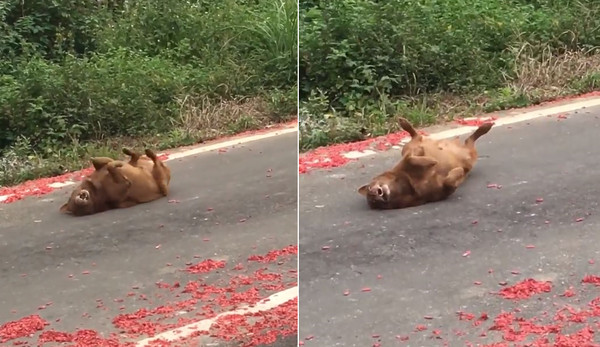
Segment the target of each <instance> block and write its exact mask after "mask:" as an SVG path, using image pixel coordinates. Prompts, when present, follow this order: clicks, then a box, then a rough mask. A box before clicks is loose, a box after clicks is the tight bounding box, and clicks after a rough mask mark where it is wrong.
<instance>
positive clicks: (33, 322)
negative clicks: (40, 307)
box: [0, 314, 50, 343]
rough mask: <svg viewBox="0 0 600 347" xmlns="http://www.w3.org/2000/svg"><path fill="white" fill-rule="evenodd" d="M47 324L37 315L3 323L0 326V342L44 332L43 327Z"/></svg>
mask: <svg viewBox="0 0 600 347" xmlns="http://www.w3.org/2000/svg"><path fill="white" fill-rule="evenodd" d="M49 324H50V323H48V322H47V321H46V320H45V319H43V318H42V317H40V316H38V315H37V314H32V315H30V316H27V317H23V318H21V319H19V320H15V321H12V322H8V323H5V324H3V325H2V326H0V342H2V343H4V342H6V341H10V340H14V339H18V338H21V337H27V336H29V335H32V334H34V333H36V332H37V331H41V330H44V327H45V326H46V325H49Z"/></svg>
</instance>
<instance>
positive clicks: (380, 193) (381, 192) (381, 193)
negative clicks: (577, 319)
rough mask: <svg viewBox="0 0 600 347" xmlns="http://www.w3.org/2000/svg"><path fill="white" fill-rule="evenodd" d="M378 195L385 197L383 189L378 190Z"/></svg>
mask: <svg viewBox="0 0 600 347" xmlns="http://www.w3.org/2000/svg"><path fill="white" fill-rule="evenodd" d="M377 195H379V196H382V195H383V189H381V188H377Z"/></svg>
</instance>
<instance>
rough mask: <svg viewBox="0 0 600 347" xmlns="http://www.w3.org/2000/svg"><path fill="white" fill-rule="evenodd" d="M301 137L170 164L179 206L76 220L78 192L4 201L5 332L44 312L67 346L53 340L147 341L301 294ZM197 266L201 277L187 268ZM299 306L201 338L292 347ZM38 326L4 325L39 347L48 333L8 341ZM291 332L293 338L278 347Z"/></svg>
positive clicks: (1, 281) (0, 268) (0, 223)
mask: <svg viewBox="0 0 600 347" xmlns="http://www.w3.org/2000/svg"><path fill="white" fill-rule="evenodd" d="M296 136H297V134H296V133H290V134H287V135H282V136H277V137H274V138H269V139H265V140H261V141H256V142H251V143H248V144H246V145H241V146H238V147H236V148H229V149H227V151H225V152H219V151H214V152H210V153H205V154H200V155H198V156H192V157H185V158H183V159H177V160H173V161H170V162H168V164H169V165H170V166H171V168H172V172H173V179H172V184H171V195H170V197H169V199H170V200H171V201H169V200H168V199H161V200H158V201H155V202H152V203H148V204H145V205H140V206H136V207H133V208H129V209H124V210H117V211H109V212H106V213H102V214H98V215H94V216H90V217H81V218H75V217H70V216H65V215H60V214H59V213H58V208H59V207H60V205H61V204H62V203H63V202H64V201H66V199H67V197H68V194H69V192H70V190H71V189H72V188H71V187H69V188H65V189H62V190H59V191H57V192H54V193H52V194H49V195H46V196H44V197H42V198H40V199H37V198H29V199H26V200H23V201H20V202H16V203H13V204H7V205H0V208H1V210H0V260H1V263H0V293H1V295H0V325H2V324H3V323H8V322H9V321H16V320H19V319H21V318H22V317H27V316H29V315H32V314H34V315H39V316H40V318H42V319H43V320H45V321H47V322H48V323H49V325H47V326H45V327H44V330H43V333H45V335H44V336H43V337H42V339H44V338H48V339H50V340H57V339H58V340H60V337H61V336H62V335H58V334H56V333H52V332H51V331H60V332H67V333H71V334H72V335H70V337H69V339H71V340H72V339H74V341H75V342H78V343H80V344H79V345H80V346H84V345H98V346H99V345H107V346H108V344H107V343H108V342H106V341H104V342H101V341H100V340H96V342H90V341H93V338H94V336H95V334H96V333H99V334H100V336H102V337H103V338H105V339H108V338H109V337H110V334H117V335H116V338H117V339H118V340H119V341H120V342H121V343H123V342H127V341H138V340H141V339H143V338H146V337H148V333H150V332H153V331H154V332H158V331H162V330H168V329H172V328H174V327H177V326H181V325H184V324H187V323H190V322H193V321H198V320H202V319H205V318H207V317H210V316H211V312H214V313H220V312H225V311H229V310H232V309H233V308H234V307H236V306H242V305H244V304H246V303H254V302H256V301H257V300H258V298H262V297H266V296H269V295H271V294H273V293H275V292H278V291H281V290H284V289H286V288H289V287H293V286H295V285H296V282H297V274H296V269H297V266H296V265H297V255H296V254H295V253H297V247H296V246H295V245H296V238H297V233H296V230H297V226H296V225H297V220H296V218H297V183H296V182H297V181H296V177H297V152H296V151H297V150H296V147H297V144H296ZM290 246H292V247H290ZM286 247H287V248H286ZM269 252H271V253H270V255H269V257H268V258H266V259H264V261H263V262H260V261H256V260H260V259H262V258H252V259H254V261H252V260H249V257H250V256H251V255H263V256H264V255H267V254H269ZM220 262H224V263H220ZM197 264H200V265H199V266H196V265H197ZM188 267H192V269H193V270H192V272H193V271H196V272H195V273H190V272H187V271H182V270H185V269H186V268H188ZM293 304H294V303H293V302H291V303H290V304H288V305H287V306H285V307H283V306H282V308H281V309H280V310H272V311H269V312H267V313H266V314H265V315H264V317H262V318H261V317H257V318H247V319H246V318H243V319H241V320H240V319H239V317H237V318H238V319H237V320H233V319H232V320H230V321H229V324H228V322H221V323H220V324H218V325H219V326H220V328H219V327H218V326H213V328H212V329H211V331H210V335H212V337H208V338H207V337H206V336H200V337H201V338H202V341H204V343H209V342H210V344H209V345H211V346H225V345H228V346H229V345H231V346H238V345H241V344H242V343H251V344H253V345H265V344H266V345H270V346H281V347H283V346H294V345H295V344H296V332H294V328H293V327H294V325H295V311H296V309H295V307H294V305H293ZM213 315H214V314H213ZM234 318H235V317H234ZM34 323H35V322H33V323H32V322H28V323H27V324H23V325H19V326H17V324H12V325H11V324H8V325H5V326H4V327H3V328H0V345H1V346H4V345H6V346H12V345H13V343H14V342H15V341H17V343H18V341H25V342H28V343H30V345H31V346H36V345H37V341H38V338H39V336H40V333H41V332H37V333H36V334H35V335H34V336H33V337H32V338H30V339H23V338H21V339H17V340H11V341H6V342H4V343H2V340H3V338H4V339H6V338H7V336H8V335H7V334H8V333H9V332H10V331H11V329H17V333H18V332H19V331H25V330H23V329H26V328H27V327H35V324H34ZM261 324H262V326H264V329H263V328H262V327H261ZM242 325H243V327H242ZM15 326H16V328H15ZM42 326H43V325H42ZM235 326H240V329H239V332H236V329H235ZM18 329H21V330H18ZM76 329H80V330H83V331H82V332H81V331H80V332H79V333H78V334H75V335H73V333H75V332H76ZM85 329H88V331H86V330H85ZM244 329H246V330H244ZM281 329H283V330H286V329H287V330H288V331H287V334H288V336H287V337H285V338H282V337H281V336H278V337H277V342H276V343H270V342H269V341H270V340H269V338H272V336H271V335H269V334H273V335H274V336H277V331H278V330H281ZM34 330H35V329H34ZM49 331H50V332H49ZM244 332H251V333H253V334H252V335H251V334H247V333H244ZM3 334H4V336H3ZM90 336H91V337H90ZM86 338H87V340H86ZM253 338H255V340H252V339H253ZM227 339H232V340H231V341H229V342H226V340H227ZM198 340H199V339H198V338H194V339H188V340H187V341H185V342H180V343H177V344H173V345H178V346H197V345H199V344H198V343H199V342H198ZM85 341H87V342H85ZM99 341H100V342H99ZM253 341H254V342H253ZM54 345H56V344H51V343H49V344H45V345H44V346H54ZM59 345H62V344H59Z"/></svg>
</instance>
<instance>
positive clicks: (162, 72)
mask: <svg viewBox="0 0 600 347" xmlns="http://www.w3.org/2000/svg"><path fill="white" fill-rule="evenodd" d="M0 20H1V21H0V157H1V156H2V155H13V154H14V153H19V154H27V153H28V152H27V151H28V150H27V148H29V153H30V154H32V155H35V156H39V157H41V158H42V159H43V158H46V157H48V156H52V153H55V152H56V151H57V149H58V148H65V147H66V148H72V149H73V150H75V149H77V150H79V149H81V148H83V147H81V144H85V143H87V142H90V141H91V142H93V141H105V140H107V139H116V138H120V137H126V138H146V137H149V136H150V137H156V138H162V140H161V141H162V144H161V143H157V144H156V145H157V146H159V147H160V146H161V145H164V144H165V143H169V144H170V145H177V144H178V143H179V142H184V143H186V144H187V143H188V142H189V141H190V137H189V136H188V137H186V138H180V137H179V135H177V134H181V133H184V132H185V133H187V132H188V131H187V130H189V129H186V130H185V131H184V130H178V129H179V128H180V127H182V126H184V125H183V124H181V119H180V118H181V117H180V116H181V112H184V110H182V109H181V108H180V107H181V105H180V103H179V101H180V100H182V99H184V98H186V97H191V98H205V97H208V98H210V99H212V100H214V101H213V102H214V103H219V102H227V101H228V100H230V101H235V100H243V99H244V98H257V97H258V98H261V99H262V100H263V102H264V103H266V104H268V105H269V107H268V108H267V109H266V111H265V112H267V113H268V115H267V116H266V117H260V119H248V116H247V115H241V116H240V117H241V118H243V119H241V120H240V119H231V122H232V123H231V124H221V123H219V122H217V123H218V124H220V126H222V129H216V130H215V129H212V130H214V131H213V133H228V132H231V131H236V130H235V129H240V130H243V128H244V126H240V125H239V124H240V122H241V123H243V124H252V125H253V126H260V125H264V121H265V120H268V121H273V122H277V121H282V120H287V119H289V118H290V117H291V116H292V115H293V114H294V113H295V112H296V103H297V102H296V97H295V95H296V90H297V87H296V79H297V75H296V65H297V62H296V56H297V10H296V2H295V1H294V0H276V1H268V0H253V1H234V0H224V1H219V2H217V1H207V0H186V1H181V0H149V1H136V2H125V1H123V0H103V1H84V0H40V1H29V2H27V1H26V2H22V1H20V0H8V1H4V2H0ZM291 95H294V97H293V98H292V97H291ZM257 105H258V103H257ZM212 116H215V117H218V114H214V115H212ZM215 124H216V123H215ZM232 129H233V130H232ZM171 135H172V136H175V137H174V138H171V139H169V138H165V136H167V137H168V136H171ZM188 135H189V134H188ZM196 137H197V136H194V138H196ZM14 146H17V147H18V148H16V147H15V148H12V147H14ZM84 147H85V146H84ZM85 148H87V147H85ZM11 153H12V154H11ZM13 157H15V156H14V155H13ZM22 167H26V168H27V167H29V166H27V165H24V166H22ZM4 181H6V179H5V180H4ZM0 184H2V182H0Z"/></svg>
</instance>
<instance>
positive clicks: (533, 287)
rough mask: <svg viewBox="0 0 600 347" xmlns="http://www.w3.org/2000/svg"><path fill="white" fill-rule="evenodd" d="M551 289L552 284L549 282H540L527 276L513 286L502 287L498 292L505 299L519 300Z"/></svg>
mask: <svg viewBox="0 0 600 347" xmlns="http://www.w3.org/2000/svg"><path fill="white" fill-rule="evenodd" d="M551 290H552V284H551V283H550V282H541V281H536V280H534V279H531V278H529V279H526V280H524V281H521V282H519V283H517V284H515V285H514V286H511V287H506V288H502V290H500V293H499V294H500V296H502V297H503V298H505V299H512V300H521V299H527V298H529V297H531V296H532V295H535V294H540V293H548V292H550V291H551Z"/></svg>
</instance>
